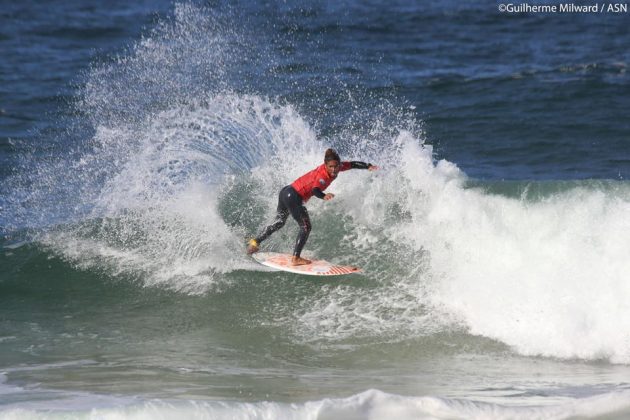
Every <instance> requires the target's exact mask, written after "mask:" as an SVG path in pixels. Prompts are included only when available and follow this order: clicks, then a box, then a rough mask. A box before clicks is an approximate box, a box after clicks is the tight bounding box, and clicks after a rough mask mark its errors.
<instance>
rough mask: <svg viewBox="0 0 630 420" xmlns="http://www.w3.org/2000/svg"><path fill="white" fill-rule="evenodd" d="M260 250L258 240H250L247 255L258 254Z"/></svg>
mask: <svg viewBox="0 0 630 420" xmlns="http://www.w3.org/2000/svg"><path fill="white" fill-rule="evenodd" d="M258 250H259V248H258V242H256V239H250V240H249V242H248V243H247V253H248V254H253V253H255V252H258Z"/></svg>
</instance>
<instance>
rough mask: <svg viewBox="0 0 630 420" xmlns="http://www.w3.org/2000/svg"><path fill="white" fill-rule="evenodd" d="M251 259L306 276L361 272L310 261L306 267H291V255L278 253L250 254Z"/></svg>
mask: <svg viewBox="0 0 630 420" xmlns="http://www.w3.org/2000/svg"><path fill="white" fill-rule="evenodd" d="M252 257H254V259H255V260H256V261H258V262H259V263H261V264H262V265H266V266H267V267H271V268H275V269H276V270H282V271H288V272H289V273H296V274H306V275H307V276H341V275H344V274H352V273H359V272H361V269H360V268H357V267H351V266H347V265H335V264H333V263H329V262H328V261H324V260H311V263H310V264H306V265H291V255H290V254H280V253H278V252H257V253H255V254H252Z"/></svg>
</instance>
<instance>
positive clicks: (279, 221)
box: [254, 187, 289, 244]
mask: <svg viewBox="0 0 630 420" xmlns="http://www.w3.org/2000/svg"><path fill="white" fill-rule="evenodd" d="M285 190H286V187H285V188H283V189H282V190H281V191H280V195H279V197H278V208H277V209H276V218H275V219H274V221H273V223H271V224H270V225H269V226H267V227H266V228H264V229H263V230H262V231H261V232H260V234H259V235H258V236H257V237H256V238H254V241H256V244H260V243H261V242H262V241H264V240H265V239H267V238H268V237H269V236H271V234H272V233H274V232H276V231H278V230H279V229H280V228H281V227H282V226H284V224H285V223H286V222H287V218H288V217H289V209H288V208H287V206H286V205H285V204H284V200H283V194H284V195H286V191H285Z"/></svg>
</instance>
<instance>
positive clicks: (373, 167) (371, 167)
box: [344, 160, 378, 171]
mask: <svg viewBox="0 0 630 420" xmlns="http://www.w3.org/2000/svg"><path fill="white" fill-rule="evenodd" d="M344 163H349V164H350V167H349V168H348V169H367V170H368V171H375V170H377V169H378V166H376V165H372V164H371V163H365V162H361V161H358V160H353V161H351V162H344Z"/></svg>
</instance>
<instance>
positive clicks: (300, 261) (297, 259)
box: [291, 255, 311, 265]
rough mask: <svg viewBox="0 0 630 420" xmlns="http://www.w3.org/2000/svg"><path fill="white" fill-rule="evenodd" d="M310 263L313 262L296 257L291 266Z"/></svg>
mask: <svg viewBox="0 0 630 420" xmlns="http://www.w3.org/2000/svg"><path fill="white" fill-rule="evenodd" d="M310 263H311V260H307V259H305V258H302V257H296V256H295V255H294V256H292V257H291V265H307V264H310Z"/></svg>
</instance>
